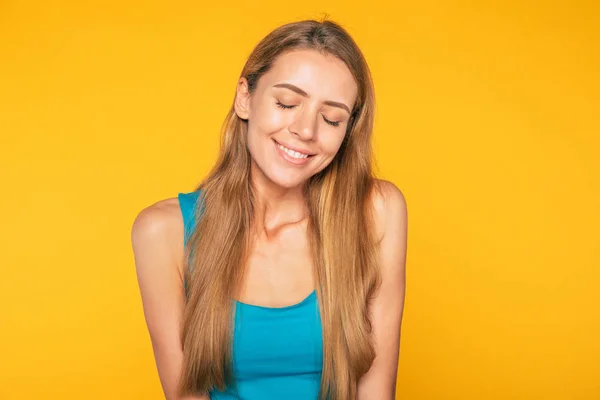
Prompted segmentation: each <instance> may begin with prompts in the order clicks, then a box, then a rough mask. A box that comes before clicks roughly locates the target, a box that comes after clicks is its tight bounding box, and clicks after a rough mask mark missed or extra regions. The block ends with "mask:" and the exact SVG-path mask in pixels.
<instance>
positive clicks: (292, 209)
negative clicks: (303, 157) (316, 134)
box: [250, 163, 308, 237]
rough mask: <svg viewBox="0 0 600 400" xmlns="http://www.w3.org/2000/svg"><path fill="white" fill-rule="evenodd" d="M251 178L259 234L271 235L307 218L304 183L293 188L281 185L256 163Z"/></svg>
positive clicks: (255, 223) (254, 223)
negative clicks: (269, 177) (256, 165)
mask: <svg viewBox="0 0 600 400" xmlns="http://www.w3.org/2000/svg"><path fill="white" fill-rule="evenodd" d="M250 179H251V182H252V186H253V188H254V191H255V195H256V209H255V218H254V221H253V225H254V230H255V231H256V232H257V233H258V234H260V235H266V236H267V237H269V236H271V235H272V234H273V232H277V231H279V230H280V229H282V228H284V227H286V226H291V225H297V224H299V223H302V222H303V221H304V220H306V217H307V215H308V209H307V206H306V200H305V198H304V193H303V184H300V185H297V186H294V187H291V188H286V187H282V186H279V185H277V184H275V183H274V182H273V181H271V180H270V179H268V178H267V177H266V176H265V175H264V174H263V173H262V172H261V171H260V170H259V169H258V168H257V167H255V166H254V163H253V168H252V169H251V171H250Z"/></svg>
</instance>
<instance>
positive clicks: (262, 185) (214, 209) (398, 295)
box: [132, 20, 407, 400]
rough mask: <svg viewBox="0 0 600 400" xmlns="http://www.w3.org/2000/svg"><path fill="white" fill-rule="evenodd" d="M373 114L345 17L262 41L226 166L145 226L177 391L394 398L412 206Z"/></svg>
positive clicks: (160, 358) (148, 310) (143, 283)
mask: <svg viewBox="0 0 600 400" xmlns="http://www.w3.org/2000/svg"><path fill="white" fill-rule="evenodd" d="M373 112H374V94H373V84H372V81H371V77H370V72H369V69H368V66H367V64H366V62H365V60H364V57H363V55H362V54H361V52H360V50H359V49H358V47H357V46H356V44H355V43H354V41H353V40H352V39H351V38H350V36H349V35H348V33H347V32H346V31H345V30H344V29H343V28H342V27H340V26H339V25H337V24H335V23H333V22H330V21H325V22H318V21H313V20H308V21H301V22H296V23H291V24H287V25H284V26H282V27H279V28H278V29H276V30H274V31H273V32H271V33H270V34H269V35H268V36H267V37H265V38H264V39H263V40H262V41H261V42H260V43H259V44H258V45H257V47H256V48H255V49H254V50H253V52H252V54H251V55H250V56H249V58H248V61H247V63H246V65H245V67H244V69H243V71H242V73H241V76H240V79H239V81H238V84H237V89H236V94H235V99H234V102H233V105H232V107H231V110H230V111H229V114H228V116H227V119H226V121H225V124H224V128H223V139H222V146H221V150H220V154H219V158H218V161H217V163H216V166H215V167H214V169H213V170H212V171H211V172H210V174H209V176H208V177H207V178H206V179H205V180H204V181H203V182H202V183H201V184H200V185H199V186H198V187H197V188H196V190H195V191H193V192H190V193H180V194H179V195H178V196H177V198H172V199H167V200H162V201H160V202H158V203H156V204H154V205H152V206H150V207H147V208H146V209H144V210H142V211H141V212H140V214H139V215H138V216H137V218H136V220H135V222H134V224H133V228H132V244H133V250H134V255H135V261H136V270H137V276H138V281H139V287H140V291H141V296H142V302H143V305H144V313H145V318H146V322H147V325H148V330H149V333H150V336H151V339H152V345H153V349H154V355H155V360H156V365H157V369H158V373H159V377H160V381H161V384H162V387H163V390H164V393H165V395H166V398H167V399H169V400H171V399H184V398H185V399H209V398H210V399H212V400H224V399H244V400H256V399H261V400H264V399H278V400H281V399H292V400H293V399H302V400H305V399H317V398H321V399H324V398H329V399H332V400H333V399H338V400H341V399H356V398H357V399H359V400H370V399H377V400H385V399H393V398H394V393H395V381H396V372H397V364H398V354H399V341H400V326H401V320H402V311H403V304H404V287H405V283H404V277H405V257H406V229H407V228H406V224H407V216H406V204H405V200H404V197H403V195H402V193H401V192H400V191H399V190H398V189H397V187H396V186H394V185H393V184H392V183H390V182H387V181H383V180H378V179H375V178H374V177H373V174H372V170H371V132H372V127H373Z"/></svg>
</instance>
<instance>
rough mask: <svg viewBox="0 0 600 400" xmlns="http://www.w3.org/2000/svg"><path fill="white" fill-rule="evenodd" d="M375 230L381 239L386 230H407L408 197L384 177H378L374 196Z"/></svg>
mask: <svg viewBox="0 0 600 400" xmlns="http://www.w3.org/2000/svg"><path fill="white" fill-rule="evenodd" d="M372 205H373V211H374V217H375V225H376V226H375V231H376V233H377V238H378V239H379V241H380V240H381V239H383V237H384V236H385V235H386V232H387V233H388V234H390V233H389V232H390V231H397V230H398V229H400V230H403V229H404V230H405V229H406V224H407V219H408V211H407V205H406V198H405V197H404V194H403V193H402V191H401V190H400V189H398V187H397V186H396V185H395V184H394V183H392V182H390V181H386V180H383V179H376V180H375V185H374V191H373V197H372Z"/></svg>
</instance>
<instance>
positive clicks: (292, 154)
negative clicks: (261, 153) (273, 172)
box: [277, 143, 308, 158]
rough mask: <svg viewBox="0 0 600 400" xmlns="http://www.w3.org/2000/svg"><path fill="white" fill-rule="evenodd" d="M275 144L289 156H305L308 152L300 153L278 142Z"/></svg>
mask: <svg viewBox="0 0 600 400" xmlns="http://www.w3.org/2000/svg"><path fill="white" fill-rule="evenodd" d="M277 146H279V148H280V149H281V150H283V151H285V152H286V153H287V154H289V155H290V156H292V157H294V158H306V157H308V154H302V153H298V152H297V151H294V150H290V149H288V148H287V147H283V146H282V145H280V144H279V143H278V144H277Z"/></svg>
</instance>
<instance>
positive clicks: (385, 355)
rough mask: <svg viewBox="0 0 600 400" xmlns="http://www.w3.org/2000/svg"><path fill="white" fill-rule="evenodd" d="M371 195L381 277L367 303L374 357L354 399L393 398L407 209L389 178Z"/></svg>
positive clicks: (396, 367) (400, 319) (400, 318)
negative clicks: (375, 291) (377, 289)
mask: <svg viewBox="0 0 600 400" xmlns="http://www.w3.org/2000/svg"><path fill="white" fill-rule="evenodd" d="M379 182H380V184H381V187H382V191H381V192H382V193H381V195H379V194H378V195H377V196H375V198H374V209H375V216H376V226H377V230H378V233H379V234H380V235H379V236H378V237H379V238H381V241H380V243H379V260H380V265H381V274H382V281H381V287H380V289H379V291H378V292H377V296H376V298H375V299H373V301H372V304H371V307H370V310H369V311H370V315H371V321H372V326H373V333H372V334H373V340H374V344H375V353H376V356H375V360H374V361H373V365H372V366H371V368H370V369H369V371H367V373H366V374H365V375H364V376H363V377H362V378H361V379H360V381H359V383H358V400H372V399H376V400H392V399H395V397H396V396H395V392H396V376H397V373H398V358H399V353H400V328H401V324H402V314H403V310H404V291H405V264H406V246H407V211H406V201H405V199H404V196H403V194H402V192H400V190H399V189H398V188H397V187H396V186H395V185H394V184H393V183H391V182H387V181H379Z"/></svg>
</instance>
